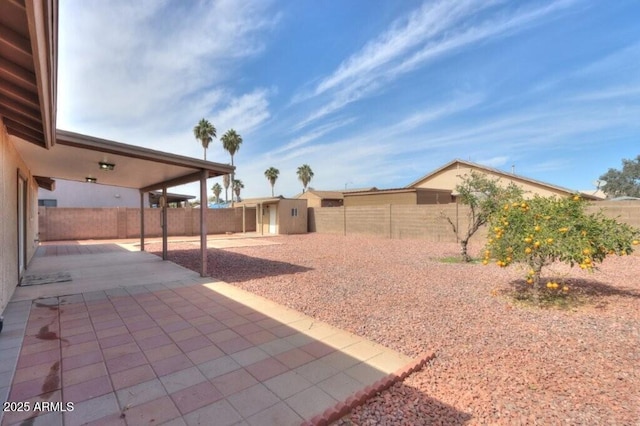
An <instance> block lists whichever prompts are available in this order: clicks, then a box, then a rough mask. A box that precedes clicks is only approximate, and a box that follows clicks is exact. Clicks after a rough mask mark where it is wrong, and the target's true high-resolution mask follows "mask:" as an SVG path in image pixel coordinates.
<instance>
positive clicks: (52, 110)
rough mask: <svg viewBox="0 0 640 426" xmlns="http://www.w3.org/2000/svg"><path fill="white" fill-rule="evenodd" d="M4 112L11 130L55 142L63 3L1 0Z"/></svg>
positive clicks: (0, 109) (0, 103)
mask: <svg viewBox="0 0 640 426" xmlns="http://www.w3.org/2000/svg"><path fill="white" fill-rule="evenodd" d="M0 46H1V47H2V49H0V116H2V122H3V123H4V125H5V126H6V128H7V133H9V135H13V136H16V137H19V138H21V139H23V140H26V141H29V142H30V143H33V144H35V145H38V146H41V147H43V148H50V147H51V146H53V145H54V144H55V129H56V124H55V123H56V97H57V87H56V85H57V68H58V2H57V0H42V1H34V2H31V1H28V2H25V1H0Z"/></svg>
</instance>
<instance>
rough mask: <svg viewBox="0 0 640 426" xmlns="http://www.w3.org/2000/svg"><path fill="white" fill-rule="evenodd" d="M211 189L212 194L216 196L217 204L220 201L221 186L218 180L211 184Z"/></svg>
mask: <svg viewBox="0 0 640 426" xmlns="http://www.w3.org/2000/svg"><path fill="white" fill-rule="evenodd" d="M211 190H212V191H213V195H215V196H216V204H218V203H219V202H220V193H221V192H222V187H221V186H220V184H219V183H218V182H216V183H215V185H213V187H212V188H211Z"/></svg>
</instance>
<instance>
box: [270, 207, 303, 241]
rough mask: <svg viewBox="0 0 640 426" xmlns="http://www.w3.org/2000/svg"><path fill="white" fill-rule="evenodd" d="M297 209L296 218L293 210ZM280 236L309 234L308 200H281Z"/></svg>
mask: <svg viewBox="0 0 640 426" xmlns="http://www.w3.org/2000/svg"><path fill="white" fill-rule="evenodd" d="M293 209H296V213H297V215H296V216H293V214H292V210H293ZM277 218H278V223H277V228H278V234H280V235H289V234H306V233H307V200H280V201H279V202H278V215H277Z"/></svg>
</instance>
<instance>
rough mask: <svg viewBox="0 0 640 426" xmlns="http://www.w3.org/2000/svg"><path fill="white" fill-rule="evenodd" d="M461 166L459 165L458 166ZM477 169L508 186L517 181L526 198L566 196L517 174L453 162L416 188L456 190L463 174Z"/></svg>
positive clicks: (565, 193) (562, 192)
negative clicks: (493, 171)
mask: <svg viewBox="0 0 640 426" xmlns="http://www.w3.org/2000/svg"><path fill="white" fill-rule="evenodd" d="M458 166H459V167H458ZM471 170H475V171H477V172H480V173H483V174H486V175H489V176H490V177H491V178H500V182H501V183H502V184H503V185H504V186H507V185H508V184H509V183H510V182H513V183H515V184H516V185H518V186H519V187H521V188H522V189H523V190H524V191H525V198H532V197H533V196H534V195H540V196H542V197H548V196H552V195H560V196H566V195H568V194H567V192H565V191H561V190H559V189H558V190H555V189H553V188H549V187H547V186H543V185H537V184H535V183H534V182H530V181H527V180H525V179H521V178H518V177H516V176H513V177H507V176H501V175H498V174H494V173H490V172H488V171H487V170H483V169H478V168H475V167H470V166H466V165H458V164H452V165H451V166H450V167H448V168H446V169H444V170H441V171H440V172H439V173H436V174H435V175H433V176H431V177H429V178H427V179H425V180H422V181H420V182H418V183H417V184H415V185H414V186H413V187H414V188H434V189H448V190H451V191H454V192H455V188H456V185H458V184H459V183H460V182H461V180H462V179H461V178H460V176H461V175H465V174H468V173H470V172H471Z"/></svg>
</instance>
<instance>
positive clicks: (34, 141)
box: [5, 123, 45, 147]
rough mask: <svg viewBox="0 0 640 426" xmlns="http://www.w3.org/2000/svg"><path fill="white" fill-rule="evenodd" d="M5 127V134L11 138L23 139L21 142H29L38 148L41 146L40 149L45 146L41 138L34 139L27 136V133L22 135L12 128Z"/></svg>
mask: <svg viewBox="0 0 640 426" xmlns="http://www.w3.org/2000/svg"><path fill="white" fill-rule="evenodd" d="M5 124H6V123H5ZM6 127H7V133H9V134H10V135H12V136H15V137H17V138H20V139H23V140H25V141H27V142H31V143H32V144H35V145H38V146H42V147H44V146H45V145H44V139H42V138H36V137H33V136H31V135H29V134H27V133H22V132H21V131H19V130H17V129H15V128H13V127H10V126H9V125H7V126H6Z"/></svg>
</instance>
